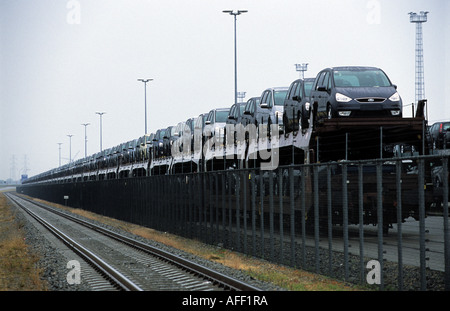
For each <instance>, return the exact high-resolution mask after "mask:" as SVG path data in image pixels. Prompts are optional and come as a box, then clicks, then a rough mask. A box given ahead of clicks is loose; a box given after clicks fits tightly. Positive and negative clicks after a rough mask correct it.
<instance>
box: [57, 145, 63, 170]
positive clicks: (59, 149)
mask: <svg viewBox="0 0 450 311" xmlns="http://www.w3.org/2000/svg"><path fill="white" fill-rule="evenodd" d="M62 144H63V143H58V145H59V167H61V145H62Z"/></svg>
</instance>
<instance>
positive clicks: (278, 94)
mask: <svg viewBox="0 0 450 311" xmlns="http://www.w3.org/2000/svg"><path fill="white" fill-rule="evenodd" d="M286 94H287V90H283V91H275V92H274V97H275V105H276V106H283V105H284V100H285V99H286Z"/></svg>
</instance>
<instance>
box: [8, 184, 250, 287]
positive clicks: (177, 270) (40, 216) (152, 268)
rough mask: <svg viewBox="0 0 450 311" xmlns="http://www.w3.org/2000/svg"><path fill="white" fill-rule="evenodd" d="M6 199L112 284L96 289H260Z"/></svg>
mask: <svg viewBox="0 0 450 311" xmlns="http://www.w3.org/2000/svg"><path fill="white" fill-rule="evenodd" d="M6 195H7V197H8V198H9V199H10V200H11V201H13V202H14V203H15V204H17V205H18V206H19V207H20V208H22V209H24V210H25V211H26V212H27V213H28V214H29V215H30V216H32V217H33V218H34V219H36V220H37V221H38V222H39V223H41V224H42V226H44V227H45V228H47V229H48V230H49V231H50V232H51V233H52V234H53V235H55V236H56V237H57V238H58V239H60V240H61V241H63V242H64V243H65V244H66V245H67V246H68V247H69V248H71V249H73V250H74V252H76V253H77V254H78V255H79V256H80V257H81V258H83V260H86V261H87V262H88V264H89V265H90V266H91V267H93V268H94V270H96V271H98V272H99V273H100V274H101V275H102V276H103V278H105V279H107V280H108V282H109V283H111V284H112V285H111V286H110V287H108V286H105V285H104V284H102V282H100V281H95V282H96V283H100V284H102V285H99V286H98V287H99V288H106V289H107V290H109V289H118V290H126V291H144V290H184V291H186V290H196V291H214V290H215V291H217V290H222V291H223V290H233V291H234V290H244V291H258V290H259V289H258V288H256V287H254V286H252V285H249V284H246V283H243V282H241V281H239V280H236V279H234V278H232V277H229V276H227V275H225V274H223V273H220V272H216V271H214V270H212V269H210V268H207V267H204V266H201V265H198V264H197V263H194V262H192V261H189V260H186V259H184V258H181V257H178V256H176V255H173V254H171V253H168V252H166V251H164V250H161V249H158V248H156V247H154V246H151V245H148V244H145V243H142V242H140V241H137V240H135V239H132V238H129V237H126V236H123V235H121V234H118V233H116V232H113V231H111V230H108V229H105V228H103V227H99V226H97V225H95V224H93V223H91V222H88V221H85V220H81V219H79V218H77V217H74V216H72V215H69V214H68V213H65V212H62V211H60V210H58V209H55V208H52V207H49V206H47V205H45V204H41V203H38V202H34V201H32V200H29V199H26V198H23V197H20V196H17V195H15V194H12V193H8V194H6ZM83 276H84V275H83ZM86 277H87V276H86ZM103 283H104V282H103Z"/></svg>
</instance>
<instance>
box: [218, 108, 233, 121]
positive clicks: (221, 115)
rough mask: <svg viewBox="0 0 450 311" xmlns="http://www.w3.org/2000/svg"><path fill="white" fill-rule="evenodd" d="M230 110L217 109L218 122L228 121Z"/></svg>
mask: <svg viewBox="0 0 450 311" xmlns="http://www.w3.org/2000/svg"><path fill="white" fill-rule="evenodd" d="M229 112H230V111H229V110H218V111H216V122H226V120H227V118H228V114H229Z"/></svg>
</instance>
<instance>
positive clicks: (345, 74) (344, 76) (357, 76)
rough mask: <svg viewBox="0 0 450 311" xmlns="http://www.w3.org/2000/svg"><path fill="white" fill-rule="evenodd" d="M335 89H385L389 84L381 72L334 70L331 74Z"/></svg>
mask: <svg viewBox="0 0 450 311" xmlns="http://www.w3.org/2000/svg"><path fill="white" fill-rule="evenodd" d="M333 78H334V84H335V86H336V87H385V86H391V83H390V81H389V79H388V77H387V76H386V74H384V72H383V71H381V70H376V69H368V70H336V71H334V74H333Z"/></svg>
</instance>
